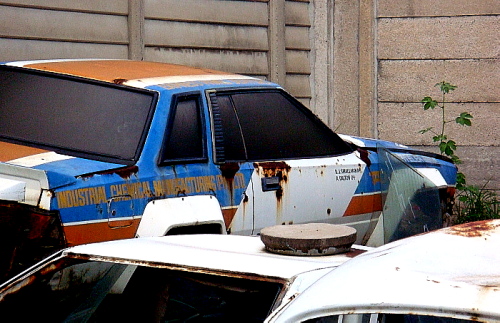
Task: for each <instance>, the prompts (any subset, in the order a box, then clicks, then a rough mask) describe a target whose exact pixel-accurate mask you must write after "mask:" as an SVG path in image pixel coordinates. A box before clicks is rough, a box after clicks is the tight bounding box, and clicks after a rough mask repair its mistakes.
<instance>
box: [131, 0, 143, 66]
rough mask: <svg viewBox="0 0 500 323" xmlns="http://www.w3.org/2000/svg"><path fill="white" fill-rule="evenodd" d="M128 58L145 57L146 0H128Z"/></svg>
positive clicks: (139, 59)
mask: <svg viewBox="0 0 500 323" xmlns="http://www.w3.org/2000/svg"><path fill="white" fill-rule="evenodd" d="M128 39H129V44H128V58H129V59H132V60H137V61H142V60H143V59H144V0H129V1H128Z"/></svg>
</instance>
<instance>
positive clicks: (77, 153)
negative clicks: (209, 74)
mask: <svg viewBox="0 0 500 323" xmlns="http://www.w3.org/2000/svg"><path fill="white" fill-rule="evenodd" d="M0 69H5V70H11V71H15V72H20V73H25V74H32V75H40V76H45V77H50V78H57V79H62V80H69V81H74V82H78V83H87V84H91V85H97V86H102V87H108V88H117V89H120V90H125V91H128V92H136V93H141V94H146V95H149V96H151V105H150V107H149V109H148V116H147V118H146V122H145V124H144V129H143V130H142V134H141V137H140V139H139V144H138V145H137V148H136V151H135V154H134V157H133V158H131V159H125V158H121V157H119V156H115V155H105V154H99V153H92V152H88V151H82V150H76V149H68V148H64V147H60V146H55V145H49V144H44V143H39V142H34V141H26V140H19V139H16V138H11V137H8V136H2V135H0V140H1V141H5V142H9V143H12V144H18V145H25V146H30V147H34V148H40V149H44V150H50V151H54V152H56V153H58V154H62V155H69V156H73V157H79V158H85V159H92V160H97V161H102V162H109V163H116V164H125V165H128V166H132V165H135V164H136V163H137V161H138V160H139V158H140V156H141V153H142V150H143V148H144V144H145V143H146V138H147V136H148V132H149V129H150V127H151V123H152V120H153V115H154V113H155V111H156V106H157V103H158V98H159V93H158V92H157V91H153V90H149V89H142V88H136V87H132V86H127V85H122V84H118V83H110V82H106V81H102V80H95V79H90V78H86V77H82V76H75V75H66V74H59V73H57V72H51V71H44V70H32V69H29V68H26V67H18V66H11V65H0Z"/></svg>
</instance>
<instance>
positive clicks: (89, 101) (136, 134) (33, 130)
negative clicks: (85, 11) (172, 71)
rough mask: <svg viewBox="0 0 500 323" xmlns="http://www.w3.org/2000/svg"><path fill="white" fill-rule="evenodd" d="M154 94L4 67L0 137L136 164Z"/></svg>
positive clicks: (0, 87) (1, 70)
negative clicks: (134, 162)
mask: <svg viewBox="0 0 500 323" xmlns="http://www.w3.org/2000/svg"><path fill="white" fill-rule="evenodd" d="M154 100H155V94H154V93H152V92H149V91H143V90H134V89H129V88H125V87H120V86H117V85H116V86H115V85H113V84H107V83H104V82H90V81H83V80H81V79H78V78H70V77H62V76H55V75H52V74H49V73H43V72H25V71H21V70H19V69H17V68H15V67H8V66H2V67H0V139H4V140H7V141H10V142H13V143H21V144H27V145H31V146H37V147H40V148H45V149H48V150H55V151H58V152H63V153H65V154H68V155H75V154H76V155H84V156H85V157H87V158H94V159H104V160H107V159H108V160H111V161H118V162H125V163H133V161H135V160H136V159H137V157H138V154H139V152H140V149H141V145H142V143H143V141H144V139H145V131H146V130H147V128H148V126H149V122H150V119H151V115H152V109H153V102H154Z"/></svg>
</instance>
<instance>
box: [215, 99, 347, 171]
mask: <svg viewBox="0 0 500 323" xmlns="http://www.w3.org/2000/svg"><path fill="white" fill-rule="evenodd" d="M210 100H211V106H212V118H213V122H214V132H215V133H214V138H215V146H216V147H215V148H216V150H215V151H216V160H217V162H225V161H258V160H277V159H298V158H311V157H319V156H333V155H339V154H344V153H346V152H349V151H351V150H350V148H349V147H348V146H347V145H346V143H345V142H344V141H343V140H342V139H340V137H338V136H337V135H336V134H335V133H334V132H333V131H332V130H331V129H329V128H328V127H327V126H326V125H325V124H324V123H323V122H321V121H320V120H319V118H317V117H316V116H315V115H314V114H313V113H312V112H311V111H310V110H308V109H307V108H306V107H304V106H303V105H302V104H300V103H299V102H298V101H297V100H295V99H294V98H293V97H291V96H289V95H288V94H286V93H285V92H284V91H281V90H259V91H245V92H214V93H211V94H210Z"/></svg>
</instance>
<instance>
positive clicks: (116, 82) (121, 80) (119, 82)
mask: <svg viewBox="0 0 500 323" xmlns="http://www.w3.org/2000/svg"><path fill="white" fill-rule="evenodd" d="M127 81H128V80H127V79H120V78H117V79H114V80H113V83H115V84H123V83H125V82H127Z"/></svg>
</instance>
